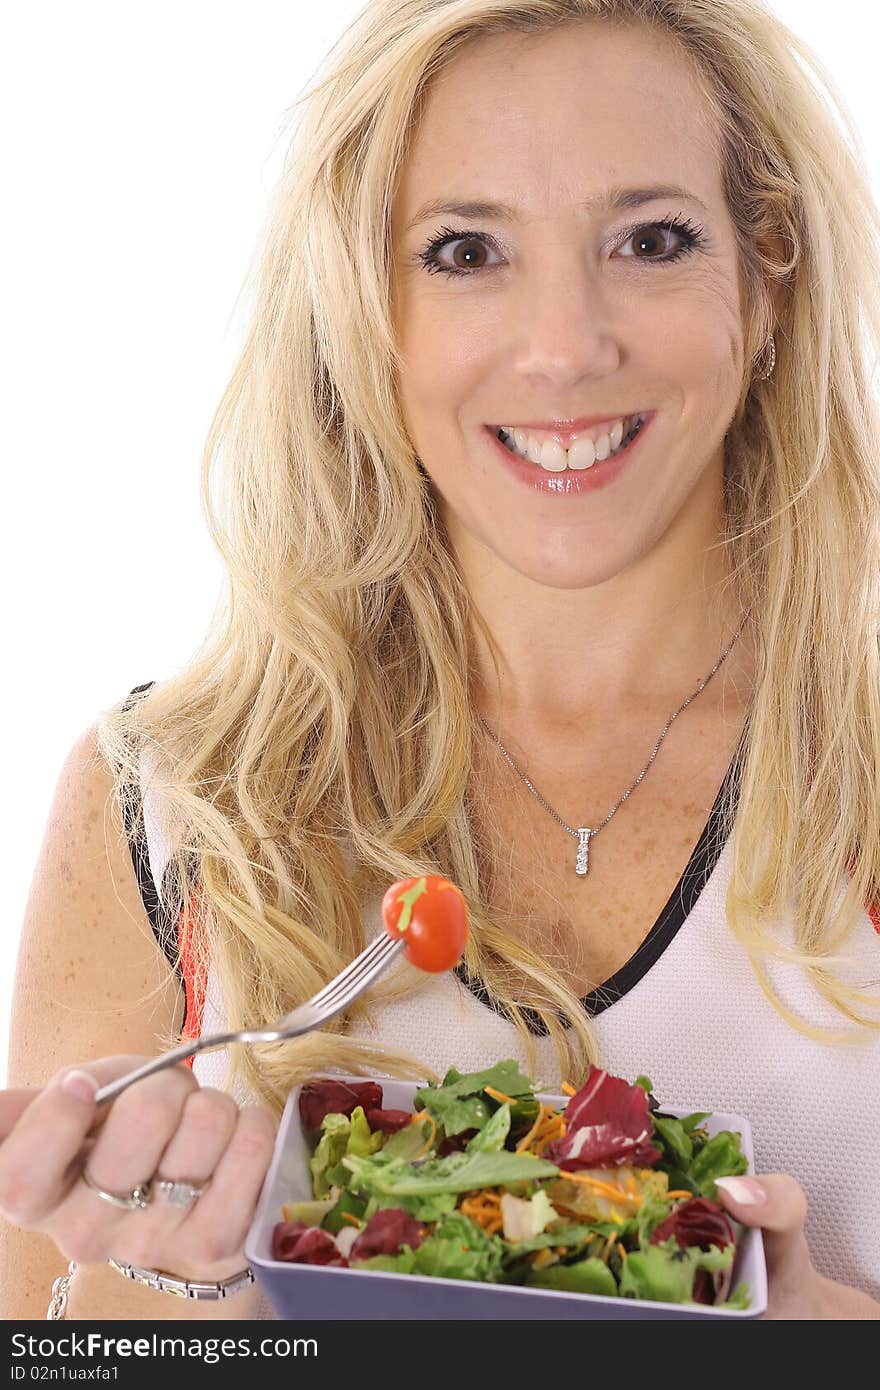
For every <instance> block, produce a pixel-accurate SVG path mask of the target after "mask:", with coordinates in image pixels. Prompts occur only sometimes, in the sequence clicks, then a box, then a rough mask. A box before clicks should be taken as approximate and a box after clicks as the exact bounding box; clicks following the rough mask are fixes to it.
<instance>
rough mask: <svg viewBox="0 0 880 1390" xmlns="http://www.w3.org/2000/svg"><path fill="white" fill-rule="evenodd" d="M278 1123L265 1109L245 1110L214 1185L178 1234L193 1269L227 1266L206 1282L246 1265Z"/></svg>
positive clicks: (218, 1169)
mask: <svg viewBox="0 0 880 1390" xmlns="http://www.w3.org/2000/svg"><path fill="white" fill-rule="evenodd" d="M276 1129H277V1126H276V1123H275V1119H274V1117H273V1116H272V1115H271V1114H270V1112H269V1111H268V1110H267V1109H265V1107H263V1106H261V1105H245V1106H242V1108H241V1110H240V1112H239V1116H238V1123H237V1124H236V1127H235V1132H234V1134H233V1135H232V1138H231V1139H230V1141H229V1143H228V1145H227V1146H226V1150H225V1152H224V1154H223V1156H222V1158H221V1159H220V1161H219V1163H218V1164H217V1167H216V1168H215V1170H214V1176H213V1178H212V1179H211V1186H210V1187H209V1188H208V1190H207V1192H206V1193H205V1194H204V1196H202V1197H200V1198H199V1199H198V1201H197V1202H196V1203H195V1204H194V1205H193V1206H192V1207H191V1208H190V1210H189V1212H188V1213H187V1216H186V1219H185V1220H184V1221H183V1223H182V1224H181V1226H180V1228H179V1230H178V1232H177V1235H178V1237H179V1240H180V1249H181V1254H182V1257H183V1258H185V1259H186V1260H188V1261H189V1262H190V1263H192V1264H193V1265H194V1266H195V1267H198V1268H204V1267H205V1265H206V1264H207V1265H208V1266H211V1265H214V1264H215V1262H216V1263H218V1264H219V1265H221V1266H223V1268H222V1271H221V1272H219V1273H211V1274H209V1275H206V1276H205V1277H207V1278H226V1277H227V1276H228V1275H229V1274H232V1273H235V1272H237V1270H239V1269H241V1267H242V1264H243V1263H244V1242H245V1237H246V1236H247V1233H248V1230H249V1229H250V1226H251V1223H252V1221H253V1218H254V1211H255V1209H256V1205H257V1200H258V1198H259V1196H260V1191H261V1189H262V1186H263V1180H264V1178H265V1176H266V1173H267V1172H268V1169H269V1164H270V1163H271V1161H272V1153H273V1150H274V1147H275V1133H276Z"/></svg>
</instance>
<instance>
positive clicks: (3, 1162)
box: [0, 1056, 275, 1282]
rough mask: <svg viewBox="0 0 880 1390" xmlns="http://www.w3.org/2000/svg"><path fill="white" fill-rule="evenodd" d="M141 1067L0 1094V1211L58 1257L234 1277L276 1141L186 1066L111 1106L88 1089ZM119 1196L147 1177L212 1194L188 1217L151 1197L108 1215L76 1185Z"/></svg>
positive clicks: (202, 1277)
mask: <svg viewBox="0 0 880 1390" xmlns="http://www.w3.org/2000/svg"><path fill="white" fill-rule="evenodd" d="M146 1060H148V1059H147V1058H145V1057H118V1056H117V1057H103V1058H100V1059H99V1060H97V1061H94V1062H89V1063H88V1064H87V1068H88V1070H87V1071H86V1072H84V1071H82V1070H77V1069H74V1068H70V1067H66V1068H64V1070H63V1071H62V1072H59V1073H58V1075H57V1076H55V1077H53V1079H52V1080H51V1081H50V1082H49V1084H48V1085H47V1086H46V1087H44V1089H43V1090H34V1091H3V1092H0V1214H2V1215H3V1216H5V1217H6V1219H7V1220H8V1221H10V1222H12V1224H13V1225H16V1226H22V1227H24V1228H25V1229H26V1230H33V1231H42V1232H44V1233H45V1234H46V1235H48V1236H50V1237H51V1239H52V1240H54V1242H55V1244H56V1245H57V1246H58V1248H59V1249H60V1250H61V1252H62V1253H63V1255H64V1256H65V1257H66V1258H67V1259H69V1260H76V1261H77V1263H81V1264H91V1263H97V1262H103V1261H105V1260H107V1259H108V1258H110V1257H112V1258H113V1259H116V1260H119V1261H122V1262H123V1263H126V1264H134V1265H141V1266H144V1267H145V1268H148V1269H158V1270H161V1271H162V1272H164V1273H169V1274H173V1275H177V1276H179V1277H181V1278H184V1279H190V1280H198V1281H203V1282H214V1281H217V1280H222V1279H227V1278H229V1276H230V1275H233V1274H237V1273H238V1272H239V1271H240V1270H242V1269H243V1268H244V1267H245V1265H246V1264H247V1261H246V1259H245V1256H244V1249H243V1247H244V1241H245V1237H246V1235H247V1232H248V1229H249V1227H250V1225H251V1222H252V1220H253V1216H254V1210H255V1208H256V1203H257V1199H258V1197H259V1194H260V1189H261V1187H262V1184H263V1179H264V1177H265V1175H266V1172H267V1169H268V1167H269V1162H270V1159H271V1157H272V1150H273V1146H274V1139H275V1120H274V1118H273V1116H272V1115H271V1114H270V1113H269V1112H268V1110H266V1109H265V1108H264V1107H263V1106H258V1105H246V1106H242V1107H241V1108H239V1106H238V1105H237V1104H236V1102H235V1101H234V1100H233V1099H232V1097H231V1096H229V1095H227V1094H226V1093H225V1092H223V1091H219V1090H213V1089H211V1088H209V1087H200V1086H199V1084H198V1082H197V1080H196V1079H195V1077H194V1076H193V1074H192V1072H191V1070H190V1069H189V1068H188V1067H185V1066H183V1065H182V1064H181V1065H178V1066H175V1067H169V1068H168V1069H167V1070H165V1071H162V1072H157V1073H156V1074H155V1075H154V1076H149V1077H146V1078H144V1079H143V1080H142V1081H137V1082H135V1083H134V1085H132V1086H129V1088H128V1089H127V1090H126V1091H123V1092H122V1094H121V1095H120V1096H117V1098H116V1099H115V1100H114V1101H112V1102H111V1103H110V1104H109V1105H108V1104H104V1105H102V1106H100V1107H98V1106H96V1105H95V1103H94V1094H95V1090H96V1088H97V1086H99V1085H100V1086H103V1085H106V1083H107V1082H109V1081H112V1080H114V1079H115V1078H116V1077H118V1076H123V1075H124V1074H125V1073H126V1072H127V1071H130V1070H131V1069H132V1068H133V1067H135V1066H137V1065H139V1064H140V1063H141V1062H144V1061H146ZM84 1166H85V1167H87V1170H88V1174H89V1177H90V1178H91V1179H92V1180H93V1181H94V1182H95V1183H97V1184H98V1186H99V1187H103V1188H105V1189H107V1190H108V1191H111V1192H127V1191H130V1190H131V1189H132V1188H135V1187H137V1186H138V1185H139V1184H144V1183H146V1182H147V1180H148V1179H150V1178H152V1177H153V1176H154V1175H155V1174H157V1173H158V1174H159V1175H161V1177H163V1178H170V1179H177V1180H181V1181H187V1182H191V1183H193V1184H201V1183H203V1182H204V1181H205V1180H206V1179H208V1178H210V1180H211V1181H210V1185H209V1186H208V1188H207V1189H206V1191H205V1192H204V1193H202V1195H201V1196H199V1197H198V1198H197V1199H196V1201H195V1202H193V1203H192V1204H191V1205H190V1206H189V1207H187V1208H181V1207H176V1206H171V1205H170V1204H169V1203H168V1202H167V1201H166V1200H165V1199H164V1197H163V1196H162V1195H161V1194H158V1193H157V1194H155V1195H154V1196H153V1198H152V1200H151V1201H150V1205H149V1206H148V1207H147V1208H146V1209H145V1210H134V1211H126V1210H122V1209H120V1208H117V1207H115V1206H113V1205H111V1203H109V1202H107V1201H105V1200H104V1199H103V1198H102V1197H100V1196H98V1194H97V1193H96V1192H93V1191H92V1190H91V1189H90V1188H89V1187H88V1186H87V1185H86V1183H85V1182H84V1181H83V1179H82V1176H81V1174H82V1171H83V1167H84Z"/></svg>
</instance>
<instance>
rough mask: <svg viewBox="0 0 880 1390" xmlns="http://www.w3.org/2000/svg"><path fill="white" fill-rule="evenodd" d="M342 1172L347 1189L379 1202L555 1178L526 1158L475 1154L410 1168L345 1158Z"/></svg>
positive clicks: (551, 1169) (390, 1159)
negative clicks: (345, 1172)
mask: <svg viewBox="0 0 880 1390" xmlns="http://www.w3.org/2000/svg"><path fill="white" fill-rule="evenodd" d="M342 1166H343V1167H344V1168H347V1169H348V1170H349V1172H350V1173H351V1179H350V1180H349V1184H348V1185H349V1187H351V1188H352V1189H353V1190H355V1191H360V1192H367V1193H369V1194H370V1195H372V1194H373V1193H376V1194H377V1195H379V1196H386V1195H387V1196H402V1197H406V1196H419V1195H421V1196H430V1195H433V1194H436V1193H446V1192H451V1193H454V1194H458V1193H460V1192H471V1191H478V1190H479V1189H480V1188H483V1187H502V1186H507V1185H508V1184H509V1183H521V1182H533V1181H535V1180H536V1179H538V1178H553V1177H556V1176H557V1174H558V1173H559V1169H558V1168H557V1167H556V1164H555V1163H548V1162H547V1161H546V1160H545V1159H542V1158H532V1157H531V1155H529V1154H517V1153H510V1152H508V1150H507V1149H500V1150H499V1151H498V1152H497V1153H495V1152H489V1151H486V1150H480V1149H477V1150H475V1151H473V1152H470V1151H468V1150H465V1151H463V1152H461V1153H453V1154H447V1155H446V1157H445V1158H432V1159H428V1161H427V1162H425V1163H422V1164H420V1165H419V1166H418V1167H415V1166H414V1165H413V1164H411V1163H407V1162H406V1160H405V1159H402V1158H400V1157H398V1156H396V1155H387V1154H384V1153H380V1154H375V1155H374V1156H373V1157H372V1158H360V1157H357V1156H356V1155H354V1154H347V1155H346V1156H345V1158H344V1159H343V1160H342Z"/></svg>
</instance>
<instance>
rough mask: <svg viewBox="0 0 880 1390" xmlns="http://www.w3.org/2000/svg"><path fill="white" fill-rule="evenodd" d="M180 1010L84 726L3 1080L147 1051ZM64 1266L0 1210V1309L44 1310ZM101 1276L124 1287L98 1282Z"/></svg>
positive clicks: (33, 1081)
mask: <svg viewBox="0 0 880 1390" xmlns="http://www.w3.org/2000/svg"><path fill="white" fill-rule="evenodd" d="M182 1013H183V997H182V991H181V990H180V987H179V984H178V981H177V979H176V977H175V975H174V973H173V971H172V970H171V968H170V966H169V964H168V961H167V960H166V958H165V956H164V954H163V952H162V950H161V948H160V947H159V945H158V943H157V942H156V939H155V937H154V935H153V931H152V927H151V925H150V920H149V918H148V916H147V914H146V911H145V909H144V906H143V902H142V900H141V896H140V892H139V889H138V883H137V877H136V875H135V872H134V866H133V864H132V861H131V855H130V852H129V848H128V842H127V839H126V835H125V828H124V824H123V821H122V816H121V813H120V808H119V806H118V804H117V798H116V796H115V790H114V782H113V774H112V771H111V769H110V768H109V767H108V765H107V763H106V760H105V759H104V757H103V754H102V753H101V751H100V749H99V747H98V743H97V737H96V731H95V728H94V727H92V728H90V729H88V730H86V732H85V733H84V734H82V735H81V736H80V737H79V738H78V739H77V740H76V741H75V743H74V744H73V746H72V747H71V749H70V751H69V752H68V754H67V756H66V758H65V759H64V762H63V765H62V767H61V770H60V773H59V776H58V780H57V784H56V787H55V792H54V795H53V798H52V801H51V805H50V807H49V810H48V815H47V819H46V825H45V829H44V832H43V838H42V843H41V845H40V848H39V851H38V853H37V858H36V863H35V866H34V870H33V876H32V880H31V887H30V893H29V897H28V901H27V906H26V908H25V914H24V920H23V922H22V924H21V933H20V939H19V950H18V962H17V967H16V976H15V989H14V995H13V1006H12V1024H11V1028H10V1035H9V1073H8V1080H7V1085H9V1086H11V1087H23V1086H42V1085H44V1084H45V1082H46V1081H47V1080H48V1079H49V1078H50V1077H51V1076H53V1075H54V1074H55V1073H56V1072H57V1071H59V1070H60V1069H61V1068H62V1067H63V1066H66V1065H69V1064H74V1063H77V1062H83V1063H87V1062H88V1061H89V1060H90V1059H91V1058H94V1057H102V1056H109V1055H112V1054H116V1053H138V1054H143V1055H146V1056H151V1055H155V1054H157V1053H158V1052H159V1051H161V1050H162V1035H163V1034H164V1032H165V1031H166V1030H174V1029H176V1028H177V1027H179V1025H180V1020H181V1018H182ZM66 1265H67V1262H66V1260H65V1259H64V1256H63V1255H62V1254H61V1252H60V1251H59V1250H58V1249H57V1247H56V1246H55V1245H54V1243H53V1242H52V1241H51V1240H49V1239H48V1238H47V1237H45V1236H43V1235H40V1234H37V1233H34V1232H29V1231H19V1230H17V1229H15V1228H11V1227H9V1226H8V1225H7V1224H6V1223H5V1222H3V1221H2V1219H0V1317H7V1318H8V1317H15V1318H31V1317H33V1318H42V1317H44V1316H45V1311H46V1305H47V1303H48V1300H49V1293H50V1290H51V1285H52V1281H53V1279H55V1278H56V1277H57V1275H59V1274H62V1273H64V1271H65V1269H66ZM108 1274H109V1275H111V1276H113V1277H114V1278H115V1279H116V1280H117V1281H118V1283H119V1284H121V1285H123V1287H122V1288H121V1289H116V1286H115V1285H113V1284H110V1283H107V1284H106V1286H105V1281H106V1280H107V1277H108ZM84 1278H85V1272H84ZM95 1279H98V1280H99V1282H100V1285H101V1288H102V1291H103V1292H104V1293H105V1295H106V1292H107V1291H108V1290H110V1291H113V1297H114V1300H116V1299H117V1298H118V1299H119V1300H121V1304H120V1306H125V1307H126V1308H127V1307H130V1306H131V1302H130V1300H131V1298H132V1297H133V1296H134V1297H136V1296H137V1294H138V1292H143V1291H138V1290H137V1289H136V1288H134V1287H132V1288H131V1289H128V1288H125V1281H124V1280H122V1279H121V1278H120V1276H119V1275H117V1274H115V1272H114V1271H112V1270H109V1271H104V1270H101V1271H100V1274H97V1273H96V1274H89V1275H88V1278H87V1279H86V1282H87V1283H88V1282H93V1281H94V1280H95ZM146 1292H147V1293H149V1292H150V1291H146ZM152 1297H153V1299H156V1298H159V1297H164V1298H166V1299H167V1295H165V1296H161V1295H156V1294H153V1295H152ZM168 1301H171V1300H168ZM160 1306H161V1305H160ZM127 1315H128V1313H127V1312H126V1313H121V1314H120V1316H127ZM161 1315H162V1314H160V1316H161ZM154 1316H155V1314H154Z"/></svg>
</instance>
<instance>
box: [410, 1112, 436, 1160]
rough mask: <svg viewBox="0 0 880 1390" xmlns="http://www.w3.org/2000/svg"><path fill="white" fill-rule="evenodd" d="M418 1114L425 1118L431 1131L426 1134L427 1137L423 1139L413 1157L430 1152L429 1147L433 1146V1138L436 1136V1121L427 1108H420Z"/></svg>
mask: <svg viewBox="0 0 880 1390" xmlns="http://www.w3.org/2000/svg"><path fill="white" fill-rule="evenodd" d="M419 1115H420V1117H421V1119H423V1120H427V1121H428V1124H429V1125H430V1126H431V1133H430V1134H429V1135H428V1138H427V1139H426V1140H425V1142H424V1144H423V1145H422V1147H421V1148H420V1149H419V1151H418V1153H416V1154H415V1155H414V1157H415V1158H424V1156H425V1154H426V1153H430V1151H431V1149H432V1148H433V1147H434V1140H435V1139H436V1138H437V1122H436V1120H435V1119H434V1116H433V1115H431V1114H430V1113H429V1111H427V1110H420V1111H419Z"/></svg>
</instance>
